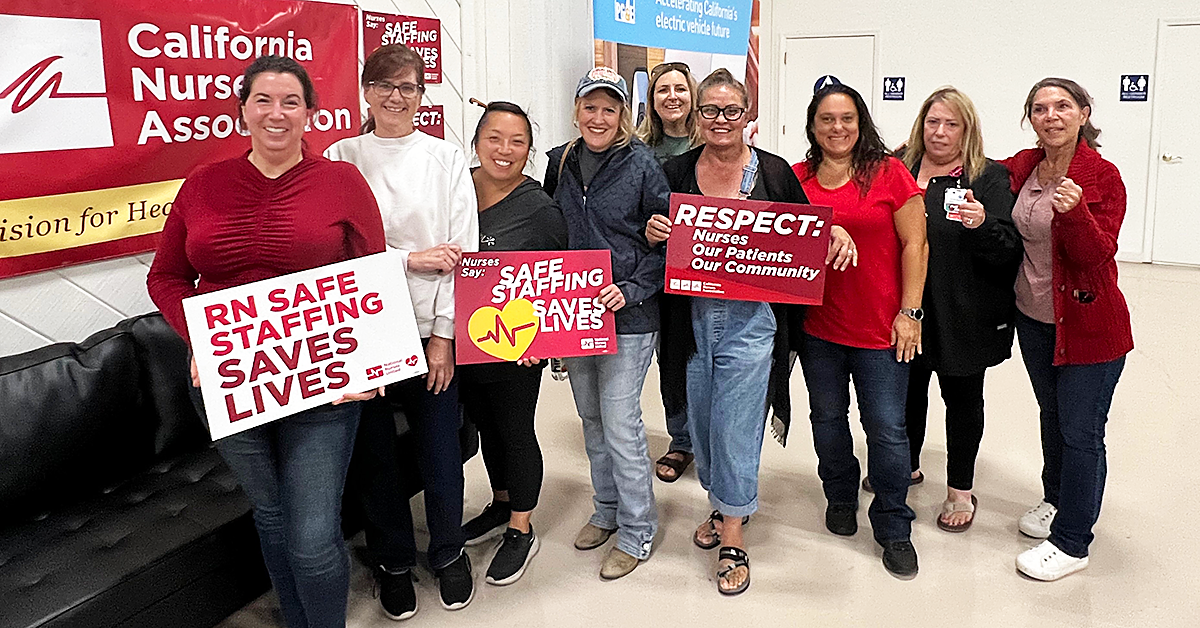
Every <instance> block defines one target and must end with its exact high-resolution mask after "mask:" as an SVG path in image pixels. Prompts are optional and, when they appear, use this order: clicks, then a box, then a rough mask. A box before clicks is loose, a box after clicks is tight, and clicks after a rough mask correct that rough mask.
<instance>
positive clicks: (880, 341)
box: [794, 83, 929, 579]
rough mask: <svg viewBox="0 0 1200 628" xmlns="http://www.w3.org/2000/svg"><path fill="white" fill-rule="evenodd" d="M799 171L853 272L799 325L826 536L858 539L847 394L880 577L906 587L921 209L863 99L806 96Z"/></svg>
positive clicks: (825, 92) (824, 93)
mask: <svg viewBox="0 0 1200 628" xmlns="http://www.w3.org/2000/svg"><path fill="white" fill-rule="evenodd" d="M805 132H806V134H807V135H808V142H809V149H808V155H807V159H806V160H805V161H804V162H801V163H799V164H796V165H795V167H794V168H795V171H796V175H797V176H798V177H799V178H800V182H801V185H803V186H804V192H805V193H806V194H807V195H808V198H809V199H810V200H811V201H812V202H813V204H815V205H826V206H829V207H832V208H833V220H834V221H835V222H836V223H837V224H839V225H842V226H844V227H845V228H846V230H847V231H849V232H850V235H851V236H853V237H854V241H855V242H856V243H857V244H858V248H859V252H860V253H861V256H860V259H859V261H860V263H859V264H858V265H857V266H856V267H854V268H850V269H848V270H847V271H846V272H844V273H832V274H829V275H828V276H826V278H825V299H824V301H823V302H822V304H821V305H819V306H813V307H809V308H808V311H807V313H806V315H805V319H804V339H803V343H802V345H801V348H800V366H801V368H802V369H803V371H804V384H805V386H806V387H807V388H808V401H809V408H810V411H809V418H810V419H811V421H812V429H813V444H814V446H815V448H816V450H817V458H818V461H819V462H818V465H817V475H818V476H820V478H821V484H822V487H823V489H824V492H825V499H826V500H827V502H828V505H827V507H826V509H825V527H826V528H827V529H828V530H829V531H830V532H832V533H834V534H839V535H843V536H851V535H853V534H855V533H857V532H858V519H857V512H858V483H859V479H860V473H861V471H860V467H859V463H858V458H856V457H855V456H854V440H853V438H852V437H851V434H850V423H849V415H850V382H851V380H853V381H854V392H855V394H856V395H857V397H858V408H859V415H860V419H861V421H862V425H863V429H864V430H865V431H866V433H867V476H868V477H869V478H870V480H871V484H872V486H873V487H874V489H875V499H874V500H872V502H871V507H870V509H869V510H868V516H869V517H870V520H871V527H872V528H873V530H872V531H873V533H874V536H875V541H876V543H878V544H879V545H881V546H882V547H883V565H884V567H885V568H886V569H887V570H888V572H890V573H891V574H892V575H894V576H896V577H899V578H905V579H907V578H913V577H915V576H916V575H917V551H916V549H915V548H914V547H913V545H912V542H911V540H910V539H911V534H912V520H913V519H914V518H915V515H914V514H913V511H912V509H911V508H909V507H908V504H907V503H905V500H906V499H907V497H908V486H909V481H910V480H909V451H908V435H907V434H906V432H905V428H904V404H905V398H906V395H907V392H908V370H909V362H911V361H912V359H913V357H915V356H916V355H917V354H918V353H919V352H920V351H921V318H922V317H923V314H924V312H923V311H922V310H921V297H922V291H923V289H924V287H925V268H926V261H927V259H928V257H929V247H928V245H927V243H926V241H925V207H924V204H923V202H922V201H921V190H920V189H919V188H918V187H917V183H916V181H914V180H913V177H912V174H911V173H909V171H908V168H906V167H905V166H904V163H903V162H901V161H900V160H899V159H896V158H895V157H892V156H891V154H890V153H889V151H888V149H887V147H886V146H885V145H884V143H883V139H882V138H880V136H879V131H878V129H876V128H875V124H874V122H872V121H871V113H870V111H869V110H868V109H867V104H866V102H865V101H863V98H862V96H861V95H859V93H858V92H857V91H855V90H854V89H853V88H851V87H849V86H846V85H842V84H841V83H831V84H826V85H825V86H823V87H821V88H820V89H818V90H817V93H816V94H814V95H813V98H812V102H810V103H809V106H808V122H807V128H806V129H805Z"/></svg>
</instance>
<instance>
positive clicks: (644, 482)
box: [564, 332, 658, 560]
mask: <svg viewBox="0 0 1200 628" xmlns="http://www.w3.org/2000/svg"><path fill="white" fill-rule="evenodd" d="M657 336H658V334H657V333H656V332H652V333H648V334H621V335H618V336H617V353H615V354H611V355H597V356H589V357H583V358H566V359H565V360H564V362H565V363H566V365H567V372H568V373H569V374H570V377H571V392H572V394H574V395H575V408H576V409H577V410H578V411H579V416H580V418H581V419H583V442H584V446H585V447H586V448H587V455H588V461H589V462H590V463H591V467H592V490H593V491H595V495H593V496H592V501H593V502H594V504H595V507H596V512H595V514H593V515H592V518H591V524H592V525H594V526H596V527H599V528H604V529H605V530H617V549H620V550H621V551H623V552H625V553H626V554H629V555H630V556H634V557H636V558H638V559H641V560H645V559H647V558H649V557H650V548H651V546H652V545H653V543H654V534H655V533H656V532H657V531H658V509H657V507H656V506H655V504H654V484H653V480H652V477H653V474H652V472H651V468H650V452H649V448H648V447H647V445H646V426H645V425H644V424H643V423H642V403H641V398H642V384H644V383H645V380H646V371H647V370H648V369H649V368H650V360H651V358H652V357H653V356H654V344H655V342H656V339H657Z"/></svg>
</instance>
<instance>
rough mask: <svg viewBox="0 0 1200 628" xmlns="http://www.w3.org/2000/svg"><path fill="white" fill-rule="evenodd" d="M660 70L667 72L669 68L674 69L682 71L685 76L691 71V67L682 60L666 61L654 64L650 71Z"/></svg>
mask: <svg viewBox="0 0 1200 628" xmlns="http://www.w3.org/2000/svg"><path fill="white" fill-rule="evenodd" d="M660 70H661V71H662V73H663V74H666V73H667V72H669V71H671V70H676V71H678V72H682V73H683V75H684V76H687V75H689V74H691V72H692V70H691V68H689V67H688V64H686V63H684V62H682V61H668V62H667V63H660V64H658V65H656V66H654V69H653V70H650V71H651V72H658V71H660Z"/></svg>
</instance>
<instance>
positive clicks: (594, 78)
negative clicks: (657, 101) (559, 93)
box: [575, 66, 629, 103]
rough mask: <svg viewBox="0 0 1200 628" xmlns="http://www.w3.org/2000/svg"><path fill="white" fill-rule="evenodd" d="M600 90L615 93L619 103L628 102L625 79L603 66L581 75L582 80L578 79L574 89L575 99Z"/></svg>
mask: <svg viewBox="0 0 1200 628" xmlns="http://www.w3.org/2000/svg"><path fill="white" fill-rule="evenodd" d="M601 88H604V89H610V90H612V91H614V92H616V94H617V96H618V97H619V98H620V99H621V102H623V103H627V102H629V89H628V87H626V84H625V78H624V77H622V76H621V75H620V74H617V71H616V70H614V69H612V68H606V67H604V66H600V67H597V68H592V70H591V71H590V72H588V73H587V74H585V75H583V78H581V79H579V85H578V86H577V87H576V88H575V97H576V98H579V97H582V96H586V95H588V94H590V93H592V92H594V91H596V90H598V89H601Z"/></svg>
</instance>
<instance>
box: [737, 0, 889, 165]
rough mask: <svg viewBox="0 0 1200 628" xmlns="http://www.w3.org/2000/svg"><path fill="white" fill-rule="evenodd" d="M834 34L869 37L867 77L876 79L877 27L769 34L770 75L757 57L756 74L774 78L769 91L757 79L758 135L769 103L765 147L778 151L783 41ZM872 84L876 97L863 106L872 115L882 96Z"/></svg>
mask: <svg viewBox="0 0 1200 628" xmlns="http://www.w3.org/2000/svg"><path fill="white" fill-rule="evenodd" d="M767 5H768V3H767V2H766V1H764V2H763V6H764V7H766V6H767ZM764 35H765V34H764ZM838 37H871V38H872V40H873V45H872V46H871V56H872V59H871V80H872V81H874V80H877V79H878V78H879V41H880V37H881V33H880V31H878V30H871V29H863V30H846V31H817V32H811V31H810V32H804V31H796V32H788V33H781V34H780V35H778V36H777V37H772V38H771V39H770V41H773V42H774V43H773V44H772V50H771V61H772V62H773V63H772V65H774V66H775V67H774V68H772V71H771V74H767V72H765V71H763V65H764V64H763V60H762V59H761V58H760V59H759V76H771V75H774V76H775V80H774V81H772V82H771V87H770V94H763V93H762V84H763V82H762V81H759V101H760V102H759V106H760V113H759V125H760V126H759V129H758V132H759V133H760V134H761V133H763V131H764V130H767V129H764V128H763V125H762V120H763V118H764V117H766V116H764V115H763V114H762V113H761V106H762V104H763V103H767V102H769V103H771V112H770V114H771V115H770V117H768V118H767V119H768V120H769V121H770V127H769V135H768V136H767V137H768V138H769V139H770V141H771V144H770V146H769V148H768V149H769V150H772V151H775V152H778V149H779V145H780V141H781V140H782V137H783V110H784V107H785V103H784V102H783V94H784V89H783V85H784V81H785V80H786V74H787V72H786V68H785V67H784V63H783V55H784V52H785V51H786V50H787V41H788V40H789V39H832V38H838ZM764 39H765V36H764ZM760 41H761V40H760ZM760 54H761V52H760ZM875 87H877V86H872V88H871V91H872V93H875V92H876V91H879V93H878V94H877V95H876V96H873V97H872V98H871V102H869V103H867V105H868V106H869V107H870V108H871V113H872V114H874V112H875V111H877V105H878V104H879V103H880V102H882V99H883V94H882V90H876V89H875Z"/></svg>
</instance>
